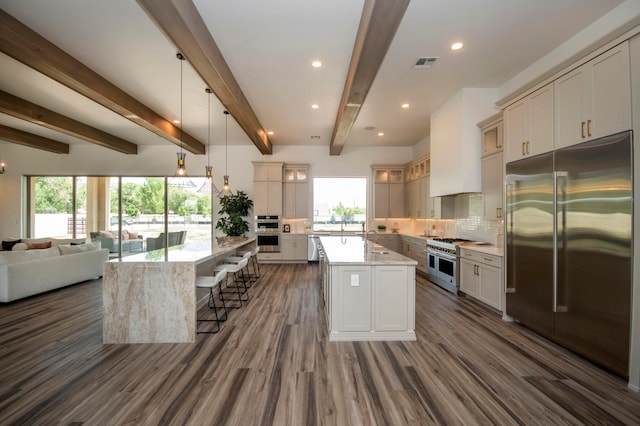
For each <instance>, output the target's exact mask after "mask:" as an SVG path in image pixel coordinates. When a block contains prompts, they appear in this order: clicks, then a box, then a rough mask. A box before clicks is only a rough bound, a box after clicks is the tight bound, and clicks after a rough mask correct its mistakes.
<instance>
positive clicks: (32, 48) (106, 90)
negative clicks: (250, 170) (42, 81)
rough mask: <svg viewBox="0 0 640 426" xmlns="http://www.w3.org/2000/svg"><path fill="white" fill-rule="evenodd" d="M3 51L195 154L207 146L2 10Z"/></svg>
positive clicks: (0, 46) (0, 43)
mask: <svg viewBox="0 0 640 426" xmlns="http://www.w3.org/2000/svg"><path fill="white" fill-rule="evenodd" d="M0 28H2V31H0V51H2V52H3V53H5V54H7V55H9V56H11V57H12V58H14V59H15V60H17V61H19V62H22V63H23V64H25V65H27V66H29V67H31V68H33V69H35V70H37V71H39V72H41V73H42V74H44V75H46V76H48V77H50V78H52V79H53V80H56V81H58V82H60V83H62V84H63V85H65V86H67V87H69V88H70V89H72V90H75V91H76V92H78V93H81V94H82V95H84V96H86V97H87V98H89V99H91V100H93V101H95V102H97V103H99V104H100V105H102V106H104V107H106V108H109V109H110V110H112V111H114V112H115V113H117V114H119V115H121V116H123V117H124V118H126V119H128V120H131V121H133V122H134V123H136V124H138V125H140V126H142V127H144V128H145V129H147V130H150V131H151V132H153V133H155V134H157V135H158V136H160V137H162V138H164V139H166V140H168V141H170V142H172V143H174V144H176V145H177V146H182V147H183V148H184V149H185V150H187V151H189V152H191V153H193V154H204V153H205V145H204V144H202V143H201V142H199V141H198V140H196V139H195V138H194V137H193V136H191V135H189V134H188V133H186V132H184V133H182V135H181V134H180V133H181V132H180V129H179V128H177V127H176V126H174V125H173V123H171V122H169V121H167V120H165V119H164V118H162V117H161V116H160V115H159V114H158V113H156V112H154V111H152V110H151V109H150V108H149V107H147V106H146V105H144V104H142V103H140V102H139V101H138V100H136V99H134V98H133V97H132V96H130V95H129V94H127V93H126V92H124V91H123V90H122V89H120V88H119V87H117V86H115V85H114V84H112V83H111V82H109V81H108V80H106V79H105V78H103V77H102V76H100V75H99V74H97V73H96V72H94V71H93V70H91V69H90V68H88V67H87V66H86V65H84V64H83V63H81V62H80V61H78V60H77V59H75V58H74V57H72V56H71V55H69V54H68V53H66V52H65V51H63V50H62V49H60V48H59V47H58V46H56V45H55V44H53V43H51V42H49V41H48V40H47V39H45V38H44V37H42V36H40V35H39V34H38V33H36V32H35V31H33V30H32V29H31V28H29V27H27V26H26V25H23V24H22V23H21V22H20V21H18V20H16V19H15V18H14V17H13V16H11V15H9V14H8V13H7V12H5V11H4V10H2V9H0Z"/></svg>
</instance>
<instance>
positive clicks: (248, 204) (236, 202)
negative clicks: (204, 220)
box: [216, 191, 253, 237]
mask: <svg viewBox="0 0 640 426" xmlns="http://www.w3.org/2000/svg"><path fill="white" fill-rule="evenodd" d="M220 206H221V207H220V211H219V212H218V214H219V215H220V219H218V222H217V223H216V229H220V230H221V231H222V232H224V234H225V235H226V236H228V237H238V236H241V235H244V233H245V232H247V231H248V230H249V222H247V221H246V220H245V219H244V218H245V217H247V216H248V215H249V209H251V208H252V207H253V201H251V200H250V199H249V197H248V196H247V194H245V192H244V191H237V192H236V193H235V195H234V194H231V195H225V196H224V197H222V198H220Z"/></svg>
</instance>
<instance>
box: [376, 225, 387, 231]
mask: <svg viewBox="0 0 640 426" xmlns="http://www.w3.org/2000/svg"><path fill="white" fill-rule="evenodd" d="M378 232H387V226H386V225H378Z"/></svg>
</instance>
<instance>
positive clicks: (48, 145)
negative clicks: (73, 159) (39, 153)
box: [0, 124, 69, 154]
mask: <svg viewBox="0 0 640 426" xmlns="http://www.w3.org/2000/svg"><path fill="white" fill-rule="evenodd" d="M0 139H2V140H5V141H8V142H13V143H16V144H18V145H24V146H28V147H30V148H36V149H41V150H43V151H49V152H54V153H56V154H68V153H69V144H66V143H62V142H58V141H54V140H53V139H49V138H45V137H43V136H38V135H34V134H33V133H27V132H23V131H22V130H18V129H14V128H12V127H7V126H3V125H2V124H0Z"/></svg>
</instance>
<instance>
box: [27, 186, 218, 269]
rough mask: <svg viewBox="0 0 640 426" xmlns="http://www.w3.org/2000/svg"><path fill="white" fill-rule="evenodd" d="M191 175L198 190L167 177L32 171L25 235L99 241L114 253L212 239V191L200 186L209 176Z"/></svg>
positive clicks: (132, 252)
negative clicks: (168, 181)
mask: <svg viewBox="0 0 640 426" xmlns="http://www.w3.org/2000/svg"><path fill="white" fill-rule="evenodd" d="M191 180H192V181H193V182H194V183H195V184H196V187H195V189H185V188H180V187H171V186H169V187H168V188H167V187H166V186H165V181H166V179H165V178H164V177H103V176H30V177H28V178H27V182H28V187H29V197H28V208H27V211H28V217H27V223H28V226H29V231H28V233H27V234H28V236H30V237H33V238H40V237H57V238H83V237H89V238H91V240H92V241H94V240H100V242H101V244H102V247H103V248H108V249H109V252H110V256H111V257H117V256H119V255H121V256H128V255H131V254H135V253H139V252H142V251H149V250H156V249H159V248H162V247H165V244H167V243H168V244H169V246H174V245H178V244H185V243H190V242H194V241H197V240H209V239H210V238H211V237H212V226H213V220H212V214H211V213H212V209H211V207H212V198H211V194H206V193H199V192H198V191H197V188H200V187H201V186H202V185H203V183H204V182H205V178H191ZM165 188H167V189H165ZM165 200H166V205H167V211H165ZM165 222H166V223H165Z"/></svg>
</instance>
